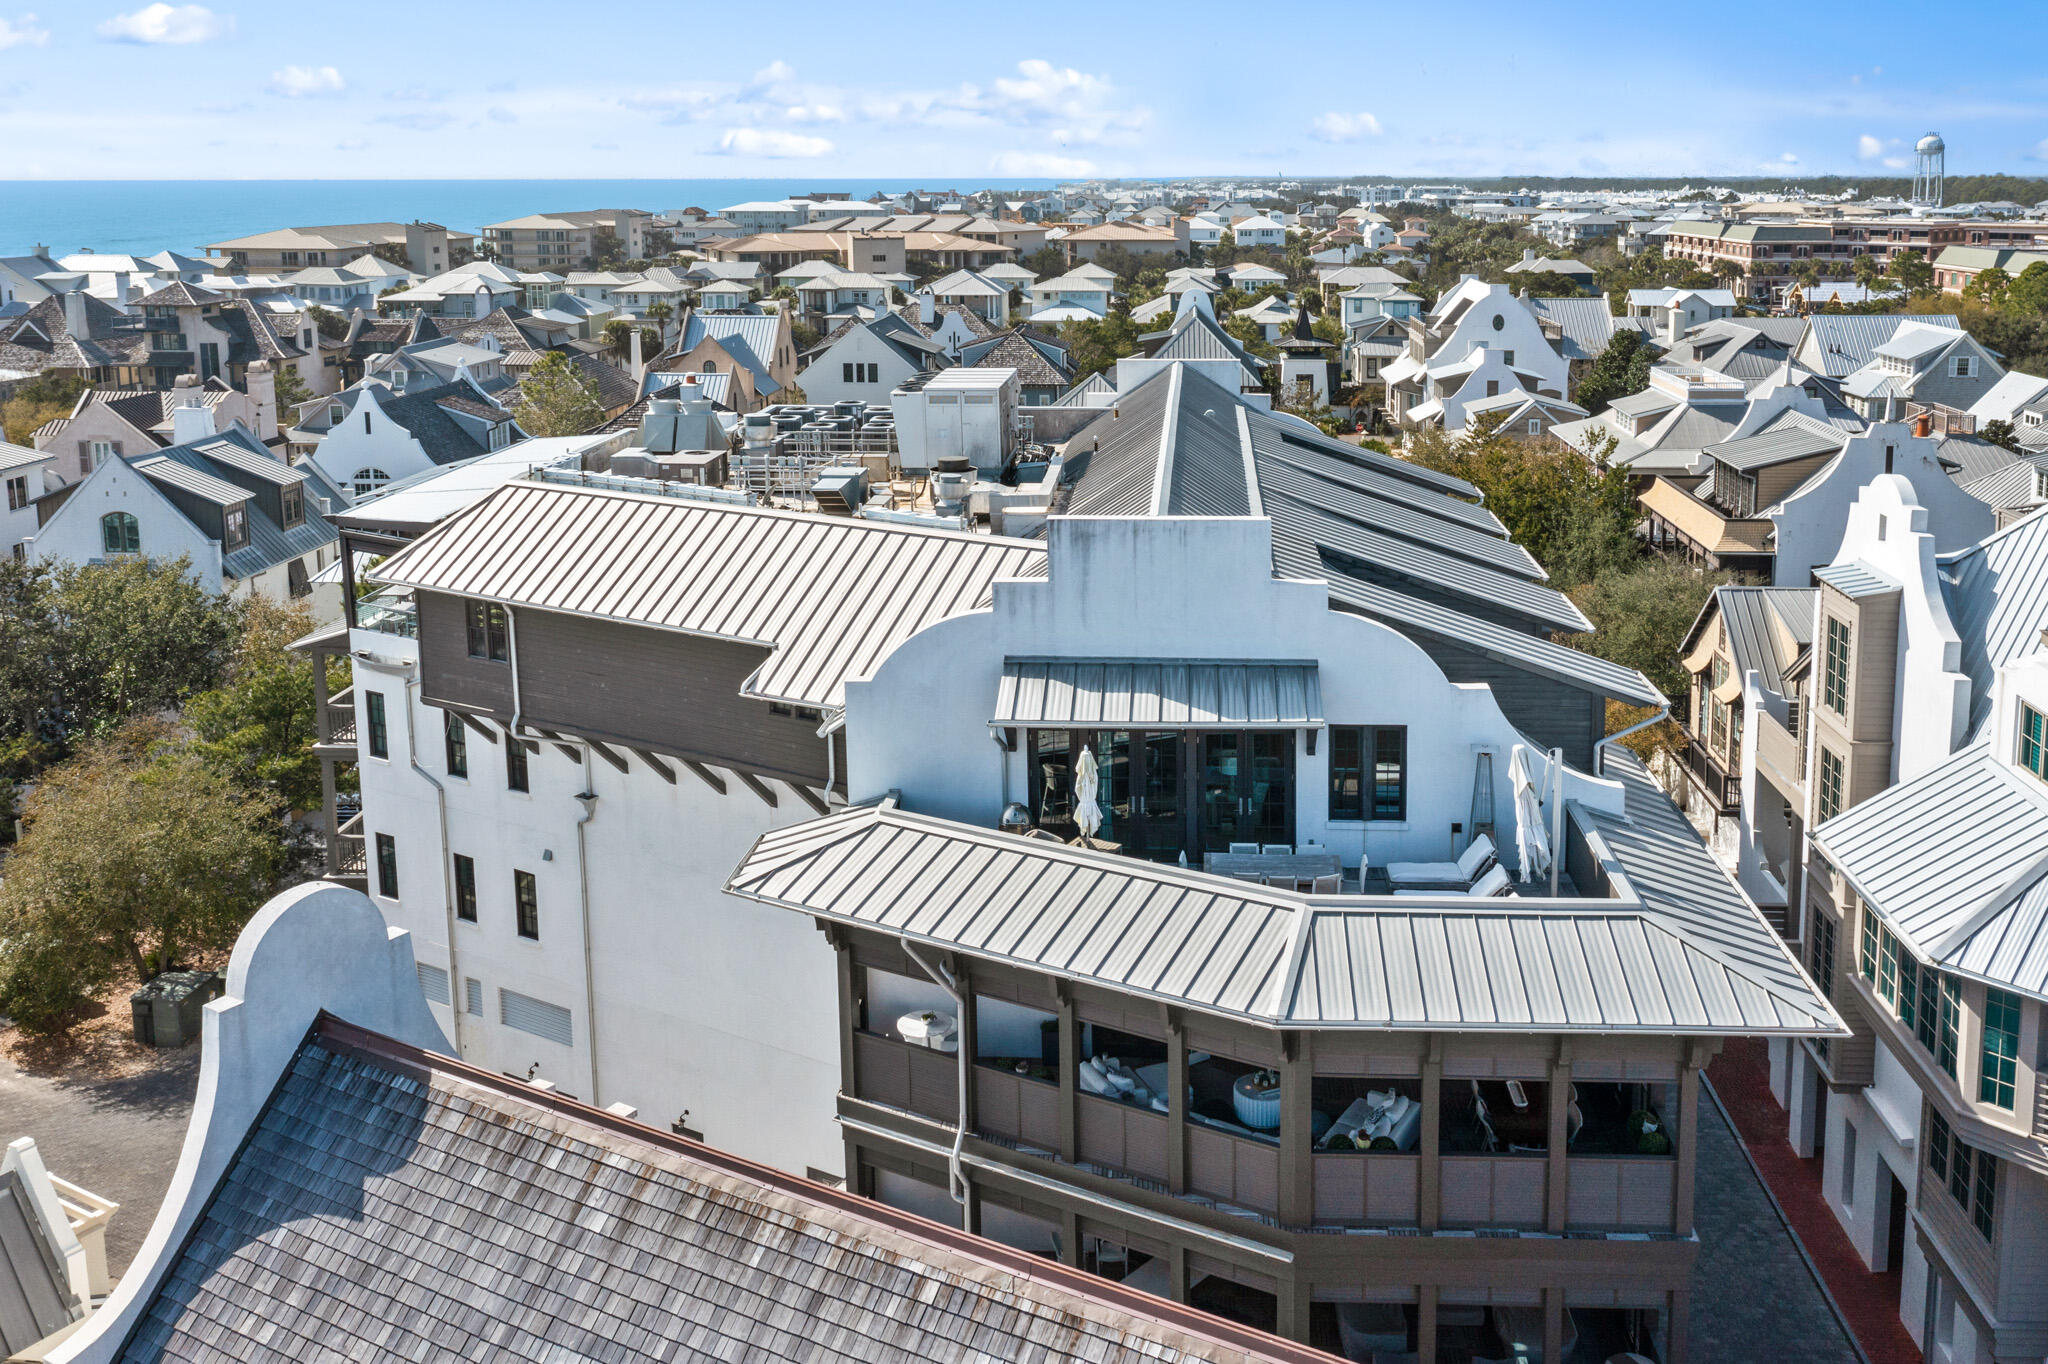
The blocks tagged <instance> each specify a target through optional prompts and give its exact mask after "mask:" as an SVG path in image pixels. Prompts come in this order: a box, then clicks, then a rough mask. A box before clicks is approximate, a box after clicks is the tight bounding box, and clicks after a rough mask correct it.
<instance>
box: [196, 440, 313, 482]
mask: <svg viewBox="0 0 2048 1364" xmlns="http://www.w3.org/2000/svg"><path fill="white" fill-rule="evenodd" d="M193 448H194V449H196V450H198V452H199V453H200V454H202V455H205V456H206V457H207V458H208V459H210V460H213V461H214V462H215V463H217V464H225V465H228V466H229V467H231V468H234V469H238V470H240V471H241V472H242V473H245V474H251V475H254V476H255V477H257V478H260V479H262V480H263V481H264V482H266V483H272V484H275V485H277V486H278V487H280V488H290V487H295V486H297V485H298V484H301V483H304V482H306V481H307V477H306V471H305V470H304V469H300V468H295V467H294V466H292V465H289V464H286V463H285V462H284V461H283V460H281V459H279V458H277V456H275V455H269V454H263V455H259V454H257V453H256V452H255V451H253V450H251V449H250V448H249V447H248V446H246V445H240V444H237V443H236V442H234V441H231V440H217V441H209V442H207V443H205V444H202V445H197V446H194V447H193Z"/></svg>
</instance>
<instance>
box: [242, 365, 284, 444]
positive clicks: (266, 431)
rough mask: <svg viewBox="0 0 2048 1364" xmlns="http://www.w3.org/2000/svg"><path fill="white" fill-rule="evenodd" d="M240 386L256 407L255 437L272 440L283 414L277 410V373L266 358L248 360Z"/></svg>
mask: <svg viewBox="0 0 2048 1364" xmlns="http://www.w3.org/2000/svg"><path fill="white" fill-rule="evenodd" d="M242 387H243V388H244V389H245V390H247V392H248V394H249V401H250V402H251V403H253V404H254V405H255V407H256V438H257V439H258V440H273V439H275V438H276V436H277V431H278V427H279V425H280V424H281V423H282V420H283V418H284V416H285V414H284V413H282V412H279V411H278V410H277V375H276V374H275V373H274V372H273V371H272V369H271V367H270V362H269V361H268V360H252V361H250V362H249V369H248V374H247V377H246V378H244V379H243V381H242Z"/></svg>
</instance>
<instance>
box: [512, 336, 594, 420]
mask: <svg viewBox="0 0 2048 1364" xmlns="http://www.w3.org/2000/svg"><path fill="white" fill-rule="evenodd" d="M512 415H513V417H514V418H516V419H517V420H518V422H519V429H520V430H522V431H524V432H526V434H527V435H529V436H580V435H582V434H583V433H584V432H585V431H588V430H589V429H590V428H591V427H593V426H596V425H597V424H598V423H599V422H601V421H603V420H604V405H603V404H601V403H600V402H598V400H597V391H596V390H595V389H594V388H593V387H592V386H591V384H590V381H589V380H588V379H585V378H584V377H583V376H582V375H581V374H579V373H577V372H576V370H575V369H574V368H573V367H572V366H571V365H570V364H569V358H568V357H567V356H566V355H564V354H562V352H560V351H555V350H551V351H546V352H543V353H542V355H541V357H540V359H539V360H537V361H535V362H534V366H533V368H532V369H530V370H528V371H527V374H526V378H525V380H524V381H522V382H521V383H520V385H519V400H518V401H517V402H516V403H514V404H513V407H512Z"/></svg>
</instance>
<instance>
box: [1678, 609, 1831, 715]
mask: <svg viewBox="0 0 2048 1364" xmlns="http://www.w3.org/2000/svg"><path fill="white" fill-rule="evenodd" d="M1818 596H1819V593H1817V592H1815V591H1814V589H1812V588H1810V587H1717V588H1715V589H1714V598H1713V602H1714V605H1717V606H1719V607H1720V610H1721V626H1722V628H1723V629H1724V630H1726V631H1727V632H1728V649H1729V652H1730V653H1731V654H1733V655H1734V661H1735V670H1736V672H1737V674H1741V673H1745V672H1749V671H1752V670H1754V671H1755V672H1757V673H1758V674H1760V675H1761V676H1762V678H1763V685H1764V687H1765V688H1766V689H1767V690H1770V691H1774V692H1778V693H1780V694H1783V692H1784V690H1785V669H1786V668H1788V667H1790V666H1791V665H1792V661H1793V657H1796V649H1795V654H1794V655H1790V656H1788V655H1785V654H1784V653H1783V651H1782V649H1781V648H1780V643H1779V637H1778V631H1777V628H1776V626H1777V625H1778V624H1783V625H1784V626H1785V627H1786V633H1787V634H1789V635H1790V636H1791V638H1792V641H1793V643H1794V645H1795V646H1800V645H1808V644H1811V643H1812V642H1813V616H1814V607H1815V604H1816V598H1817V597H1818ZM1701 615H1702V617H1703V618H1704V616H1705V615H1706V612H1705V611H1704V610H1703V611H1702V612H1701ZM1691 642H1692V640H1691V636H1690V635H1689V636H1688V637H1687V643H1688V644H1690V643H1691Z"/></svg>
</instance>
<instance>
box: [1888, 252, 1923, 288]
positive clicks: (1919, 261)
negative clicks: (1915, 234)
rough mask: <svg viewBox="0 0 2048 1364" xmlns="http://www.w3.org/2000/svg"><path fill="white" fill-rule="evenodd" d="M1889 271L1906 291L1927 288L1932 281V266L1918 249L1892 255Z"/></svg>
mask: <svg viewBox="0 0 2048 1364" xmlns="http://www.w3.org/2000/svg"><path fill="white" fill-rule="evenodd" d="M1889 273H1890V275H1891V277H1892V278H1893V279H1895V280H1897V281H1898V282H1899V287H1900V288H1902V289H1905V290H1906V291H1907V292H1908V293H1912V292H1915V291H1917V290H1920V289H1925V288H1928V287H1930V286H1931V285H1932V284H1933V283H1934V267H1933V266H1932V265H1929V264H1928V263H1927V257H1925V256H1923V255H1921V254H1920V253H1919V252H1918V251H1901V252H1899V254H1897V255H1896V256H1893V257H1892V266H1891V270H1890V272H1889Z"/></svg>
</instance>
